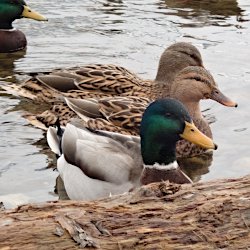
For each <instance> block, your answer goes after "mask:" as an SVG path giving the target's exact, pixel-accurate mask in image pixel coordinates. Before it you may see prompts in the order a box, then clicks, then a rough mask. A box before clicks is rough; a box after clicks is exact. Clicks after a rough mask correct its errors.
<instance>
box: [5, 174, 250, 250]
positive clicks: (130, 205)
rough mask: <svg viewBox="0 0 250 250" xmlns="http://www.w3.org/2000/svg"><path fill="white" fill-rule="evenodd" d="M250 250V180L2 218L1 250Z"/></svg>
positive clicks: (26, 210)
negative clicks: (83, 249)
mask: <svg viewBox="0 0 250 250" xmlns="http://www.w3.org/2000/svg"><path fill="white" fill-rule="evenodd" d="M84 247H86V248H88V249H96V248H99V249H130V250H132V249H143V250H144V249H147V250H149V249H185V250H187V249H198V250H200V249H206V250H207V249H249V248H250V175H249V176H246V177H243V178H239V179H230V180H228V179H227V180H219V181H211V182H205V183H196V184H193V185H190V184H185V185H177V184H170V183H168V182H161V183H153V184H151V185H147V186H143V187H141V188H140V189H137V190H135V191H134V192H131V193H127V194H124V195H120V196H113V197H110V198H106V199H102V200H97V201H92V202H83V201H81V202H79V201H58V202H48V203H42V204H28V205H23V206H20V207H18V208H16V209H13V210H4V211H1V212H0V249H1V250H7V249H19V250H20V249H25V250H26V249H46V250H47V249H60V250H61V249H79V248H84Z"/></svg>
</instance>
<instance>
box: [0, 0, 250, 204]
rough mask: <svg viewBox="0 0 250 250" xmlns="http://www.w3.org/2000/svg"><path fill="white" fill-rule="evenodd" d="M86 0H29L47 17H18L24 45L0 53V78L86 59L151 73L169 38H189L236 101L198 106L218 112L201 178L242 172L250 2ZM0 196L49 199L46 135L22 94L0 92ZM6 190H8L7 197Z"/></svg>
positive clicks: (246, 146)
mask: <svg viewBox="0 0 250 250" xmlns="http://www.w3.org/2000/svg"><path fill="white" fill-rule="evenodd" d="M247 2H249V1H243V0H240V1H233V0H230V1H229V0H217V1H216V0H215V1H209V0H207V1H202V0H199V1H198V0H196V1H189V0H186V1H183V0H179V1H168V0H166V1H157V0H144V1H141V0H133V1H131V0H127V1H122V0H113V1H111V0H109V1H108V0H107V1H105V0H99V1H97V0H96V1H93V0H91V1H90V0H85V1H80V0H76V1H69V0H64V1H58V0H55V1H53V2H51V1H48V0H43V1H42V0H38V1H29V2H28V3H29V5H30V7H32V8H33V9H36V10H38V11H39V12H40V13H42V14H44V15H46V16H47V17H48V18H49V22H44V23H38V22H35V21H32V20H25V19H22V20H17V21H16V22H15V27H17V28H19V29H20V30H22V31H23V32H24V33H25V34H26V37H27V40H28V48H27V50H26V51H25V52H22V53H18V54H8V55H0V78H2V79H5V80H8V81H19V80H20V77H18V76H17V75H18V74H20V73H21V74H23V73H26V72H36V71H43V70H50V69H52V68H56V67H69V66H76V65H82V64H87V63H114V64H118V65H122V66H124V67H126V68H128V69H130V70H132V71H134V72H136V73H138V74H140V75H141V76H142V77H144V78H149V79H153V78H154V77H155V74H156V69H157V65H158V60H159V57H160V54H161V53H162V51H163V50H164V49H165V48H166V47H167V46H169V45H170V44H172V43H173V42H176V41H187V42H191V43H193V44H194V45H195V46H197V47H198V49H199V50H200V51H201V54H202V57H203V60H204V64H205V67H206V68H207V69H209V70H210V71H211V73H212V74H213V76H214V78H215V79H216V81H217V83H218V85H219V86H220V89H221V90H222V91H223V92H224V93H225V94H226V95H228V96H230V98H231V99H233V100H235V101H237V102H238V104H239V107H238V108H237V109H233V108H226V107H223V106H221V105H219V104H218V103H215V102H212V101H203V102H202V107H203V108H204V109H205V108H209V109H210V110H209V113H210V114H212V115H214V116H215V117H216V120H217V121H216V122H215V123H214V124H213V125H212V130H213V134H214V139H215V141H216V143H217V144H218V145H219V149H218V150H217V151H216V152H215V153H214V157H213V162H212V165H211V166H210V168H209V169H206V170H204V171H203V172H202V171H201V173H200V174H202V176H201V180H210V179H216V178H224V177H239V176H242V175H245V174H248V173H250V155H249V150H250V142H249V139H250V130H249V128H250V114H249V112H248V110H249V109H248V105H249V99H250V62H249V56H250V53H249V45H250V44H249V41H250V22H249V19H250V2H249V3H247ZM0 107H1V109H0V113H1V116H0V124H1V126H0V132H1V142H0V200H5V199H7V198H6V197H8V200H9V201H10V203H9V206H11V205H13V203H15V202H14V201H17V200H19V201H22V202H28V201H32V202H38V201H45V200H53V199H57V196H56V195H55V194H54V185H55V178H56V176H57V173H56V171H53V170H52V168H46V167H47V166H48V162H49V161H50V160H51V154H49V151H48V150H47V147H46V143H45V141H44V140H43V138H44V134H43V132H42V131H41V130H39V129H35V128H33V127H31V126H29V125H28V124H27V122H26V121H25V119H23V118H22V114H24V113H25V112H26V110H30V109H31V108H34V107H32V106H31V105H30V103H29V102H28V101H25V100H22V101H20V100H19V99H17V98H13V97H10V96H8V95H1V96H0ZM10 198H13V202H12V203H11V200H10Z"/></svg>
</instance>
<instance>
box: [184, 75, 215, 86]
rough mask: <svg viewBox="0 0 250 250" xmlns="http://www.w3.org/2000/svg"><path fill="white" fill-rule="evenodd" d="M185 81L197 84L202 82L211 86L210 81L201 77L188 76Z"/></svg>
mask: <svg viewBox="0 0 250 250" xmlns="http://www.w3.org/2000/svg"><path fill="white" fill-rule="evenodd" d="M184 79H185V80H195V81H197V82H202V83H204V84H207V85H209V86H210V85H211V83H210V81H209V80H207V79H205V78H202V77H200V76H187V77H185V78H184Z"/></svg>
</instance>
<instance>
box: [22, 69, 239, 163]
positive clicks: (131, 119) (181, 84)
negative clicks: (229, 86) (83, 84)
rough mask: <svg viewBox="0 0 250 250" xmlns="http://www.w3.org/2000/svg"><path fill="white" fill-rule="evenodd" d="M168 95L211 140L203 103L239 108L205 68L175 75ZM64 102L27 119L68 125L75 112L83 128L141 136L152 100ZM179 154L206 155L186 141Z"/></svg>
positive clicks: (106, 99) (185, 155) (129, 98)
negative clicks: (183, 108) (215, 102)
mask: <svg viewBox="0 0 250 250" xmlns="http://www.w3.org/2000/svg"><path fill="white" fill-rule="evenodd" d="M169 96H170V97H173V98H176V99H178V100H179V101H181V102H182V103H183V104H184V105H185V107H186V108H187V110H188V111H189V113H190V115H191V117H192V120H193V121H194V124H195V125H196V126H197V127H198V129H199V130H201V131H202V132H203V133H204V134H205V135H207V136H208V137H210V138H212V132H211V129H210V127H209V124H208V122H207V121H206V120H205V119H204V118H203V115H202V113H201V111H200V104H199V102H200V100H202V99H212V100H215V101H217V102H219V103H221V104H223V105H225V106H229V107H236V106H237V104H236V103H235V102H233V101H231V100H230V99H229V98H228V97H226V96H225V95H223V93H222V92H221V91H220V90H219V88H218V86H217V84H216V82H215V81H214V79H213V77H212V76H211V74H210V73H209V72H208V71H207V70H206V69H204V68H202V67H197V66H196V67H195V66H189V67H186V68H185V69H183V70H182V71H181V72H180V73H179V74H178V75H177V76H176V79H175V81H174V82H173V84H172V86H171V89H170V93H169ZM65 100H66V103H67V105H68V107H67V106H65V105H56V106H54V108H53V110H50V111H46V112H45V113H43V114H41V115H39V116H35V117H34V116H29V117H28V116H27V117H26V118H27V119H29V120H30V121H31V123H34V124H36V125H37V126H38V122H42V123H43V124H47V125H50V124H52V125H53V124H55V122H56V121H57V119H58V118H59V120H60V119H61V120H62V121H63V122H64V123H65V124H66V123H67V122H68V121H69V120H70V118H72V117H74V116H75V114H74V112H75V113H76V114H77V115H78V116H79V117H81V118H82V120H83V122H84V125H85V126H87V127H88V128H90V129H98V130H108V131H112V132H119V133H122V134H131V135H138V134H139V130H140V123H141V117H142V114H143V112H144V110H145V108H146V107H147V105H148V104H149V103H150V102H151V101H153V98H152V99H150V98H145V97H144V98H142V97H136V96H131V97H105V98H100V99H93V98H92V99H74V98H66V99H65ZM69 108H71V109H72V110H73V111H74V112H72V111H70V110H69ZM37 120H39V121H37ZM176 151H177V158H180V157H190V156H196V155H200V154H202V153H204V152H205V150H204V149H203V148H201V147H198V146H196V145H194V144H192V143H189V142H187V141H185V140H181V141H179V142H178V143H177V149H176Z"/></svg>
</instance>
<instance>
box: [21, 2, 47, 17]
mask: <svg viewBox="0 0 250 250" xmlns="http://www.w3.org/2000/svg"><path fill="white" fill-rule="evenodd" d="M23 8H24V9H23V12H22V14H21V16H22V17H26V18H30V19H34V20H37V21H48V19H47V18H46V17H44V16H42V15H41V14H40V13H38V12H36V11H34V10H32V9H30V7H28V6H26V5H23Z"/></svg>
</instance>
